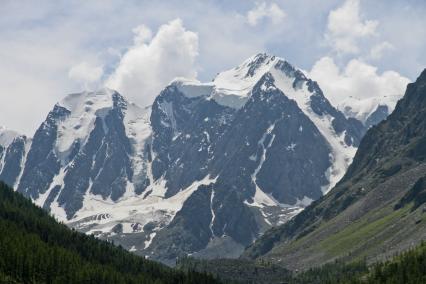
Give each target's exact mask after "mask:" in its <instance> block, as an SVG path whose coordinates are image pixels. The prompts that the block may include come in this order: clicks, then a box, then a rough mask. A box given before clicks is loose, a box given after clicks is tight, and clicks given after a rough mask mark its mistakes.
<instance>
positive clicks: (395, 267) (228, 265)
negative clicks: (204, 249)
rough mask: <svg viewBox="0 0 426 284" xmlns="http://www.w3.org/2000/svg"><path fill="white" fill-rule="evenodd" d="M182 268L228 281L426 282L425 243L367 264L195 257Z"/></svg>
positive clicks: (319, 283) (305, 283) (303, 283)
mask: <svg viewBox="0 0 426 284" xmlns="http://www.w3.org/2000/svg"><path fill="white" fill-rule="evenodd" d="M178 266H179V267H182V268H185V269H195V270H197V271H203V272H206V271H208V272H211V273H213V274H214V275H217V276H218V277H221V278H223V279H225V280H233V281H239V282H240V283H258V284H275V283H277V284H278V283H288V284H335V283H342V284H343V283H345V284H385V283H386V284H402V283H403V284H422V283H426V243H424V242H423V243H421V244H420V245H419V246H417V247H415V248H413V249H410V250H408V251H406V252H404V253H402V254H400V255H397V256H394V257H391V258H389V260H387V261H382V262H377V263H375V264H372V265H367V263H366V261H365V260H360V261H356V262H351V263H345V262H343V261H340V260H337V261H334V262H331V263H327V264H325V265H322V266H319V267H315V268H310V269H308V270H306V271H302V272H297V271H289V270H287V269H285V268H283V267H280V266H279V265H278V264H274V263H271V262H265V261H259V260H257V261H250V260H196V259H191V258H185V259H182V260H180V261H179V263H178Z"/></svg>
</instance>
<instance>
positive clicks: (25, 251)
mask: <svg viewBox="0 0 426 284" xmlns="http://www.w3.org/2000/svg"><path fill="white" fill-rule="evenodd" d="M0 283H217V281H216V280H214V279H213V278H212V277H210V276H208V275H205V274H200V273H196V272H179V271H176V270H172V269H170V268H168V267H165V266H164V265H161V264H158V263H155V262H152V261H148V260H145V259H144V258H141V257H138V256H135V255H133V254H131V253H129V252H127V251H125V250H124V249H122V248H118V247H115V246H114V245H113V244H110V243H107V242H104V241H100V240H97V239H95V238H94V237H92V236H86V235H84V234H81V233H78V232H76V231H72V230H70V229H69V228H67V227H66V226H65V225H63V224H58V223H57V222H56V221H55V219H54V218H52V217H50V216H49V215H48V214H47V213H45V212H44V211H43V210H42V209H40V208H38V207H36V206H35V205H33V204H32V203H31V201H30V200H28V199H26V198H24V197H23V196H21V195H20V194H18V193H15V192H14V191H13V190H12V189H11V188H9V187H8V186H6V185H5V184H4V183H1V182H0Z"/></svg>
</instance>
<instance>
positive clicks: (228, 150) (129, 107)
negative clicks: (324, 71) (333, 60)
mask: <svg viewBox="0 0 426 284" xmlns="http://www.w3.org/2000/svg"><path fill="white" fill-rule="evenodd" d="M359 123H360V122H358V121H356V120H354V119H353V120H348V119H346V118H345V117H344V115H343V114H342V113H341V112H340V111H338V110H337V109H336V108H335V107H334V106H332V105H331V104H330V102H329V101H328V100H327V99H326V98H325V97H324V95H323V94H322V91H321V89H320V87H319V86H318V84H316V83H315V82H314V81H312V80H310V79H308V78H307V77H306V76H305V75H304V74H303V72H302V71H300V70H298V69H296V68H295V67H293V66H292V65H291V64H290V63H288V62H287V61H285V60H284V59H281V58H279V57H275V56H271V55H268V54H257V55H255V56H253V57H251V58H249V59H248V60H246V61H244V62H243V63H242V64H240V65H239V66H237V67H235V68H232V69H230V70H227V71H224V72H221V73H219V74H218V75H217V76H216V78H215V79H214V80H213V81H212V82H207V83H202V82H199V81H197V80H194V79H184V78H177V79H175V80H173V81H172V82H171V83H170V84H169V85H168V86H166V87H165V88H164V89H163V91H162V92H161V93H160V94H159V95H158V96H157V98H156V99H155V101H154V103H153V105H152V106H149V107H147V108H140V107H138V106H137V105H135V104H133V103H131V102H129V101H127V100H126V98H125V97H123V96H121V95H120V94H118V93H117V92H115V91H113V90H109V89H101V90H98V91H96V92H83V93H79V94H72V95H69V96H67V97H65V98H64V99H63V100H62V101H60V102H59V103H58V104H56V105H55V107H54V108H53V109H52V111H51V112H50V113H49V115H48V116H47V118H46V120H45V121H44V122H43V124H42V125H41V126H40V127H39V129H38V130H37V131H36V133H35V135H34V138H33V139H32V144H31V145H30V146H28V147H29V151H27V146H25V147H20V148H19V149H23V150H22V151H20V152H18V153H22V154H21V157H22V158H21V161H22V162H21V163H20V165H21V166H20V167H17V166H16V163H15V161H16V160H17V159H16V158H13V157H12V156H11V154H13V153H15V151H13V149H12V150H10V151H9V150H7V151H6V152H8V153H9V152H10V153H11V154H9V156H10V158H9V156H8V154H7V153H6V152H5V153H6V156H8V157H7V158H5V161H6V162H5V165H6V166H5V167H4V168H5V169H6V168H7V169H9V168H14V169H16V170H14V171H13V172H14V173H15V174H14V175H13V176H12V178H9V180H10V181H11V182H10V183H11V184H15V186H16V187H17V190H18V191H20V192H22V193H23V194H25V195H27V196H29V197H31V198H32V199H33V200H34V201H35V202H36V203H37V204H38V205H40V206H42V207H44V208H46V209H49V210H50V211H51V212H52V213H53V214H54V215H55V216H56V217H57V218H60V219H61V220H63V221H64V222H67V223H68V224H69V225H70V226H73V227H75V228H78V229H79V230H81V231H83V232H88V233H92V234H95V235H96V236H98V237H101V238H108V239H113V240H114V241H116V242H118V243H120V244H122V245H123V246H124V247H126V248H129V249H131V250H132V251H135V252H137V253H141V254H149V255H150V256H151V257H154V258H157V259H162V260H164V261H172V262H174V259H175V257H177V256H180V255H182V254H188V253H191V254H194V255H199V256H209V255H212V254H213V255H214V254H218V253H219V254H220V255H221V256H224V253H226V256H230V257H233V256H238V254H239V253H241V251H242V250H243V249H244V247H245V246H247V245H248V244H250V243H251V242H253V240H255V239H256V238H257V237H258V236H259V235H260V234H262V233H263V232H264V231H265V230H266V229H267V228H269V227H271V226H274V225H277V224H281V223H283V222H286V221H287V220H288V219H289V218H291V217H292V216H294V214H297V212H300V210H301V209H302V207H303V206H306V205H307V204H308V203H309V202H311V201H312V200H315V199H317V198H319V197H320V196H321V195H323V193H324V192H325V191H326V190H327V189H329V188H330V187H331V186H332V185H334V184H335V183H336V181H337V180H338V179H339V177H340V176H341V175H342V174H343V172H344V170H345V169H346V167H347V165H348V164H349V163H350V160H351V158H352V155H353V151H354V149H356V147H357V144H358V142H359V140H360V138H361V136H362V134H363V132H362V131H363V128H362V125H361V126H359ZM22 142H25V141H22ZM21 144H23V143H21ZM26 145H29V144H26ZM18 146H22V145H18V143H16V147H18ZM6 156H4V157H6ZM18 166H19V165H18ZM21 169H22V170H21ZM10 172H11V170H6V171H3V172H1V173H0V174H2V175H3V174H4V175H5V176H8V175H9V174H8V173H10ZM9 176H10V175H9ZM15 181H16V183H15ZM177 236H179V237H177ZM218 248H228V249H226V251H224V250H221V249H218ZM229 248H232V249H231V250H230V249H229Z"/></svg>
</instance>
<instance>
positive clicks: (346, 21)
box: [325, 0, 379, 54]
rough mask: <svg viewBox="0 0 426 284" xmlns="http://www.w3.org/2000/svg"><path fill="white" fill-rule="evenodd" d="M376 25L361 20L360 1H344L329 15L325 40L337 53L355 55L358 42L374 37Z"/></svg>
mask: <svg viewBox="0 0 426 284" xmlns="http://www.w3.org/2000/svg"><path fill="white" fill-rule="evenodd" d="M378 25H379V22H378V21H375V20H364V19H363V18H362V16H361V14H360V0H346V1H345V3H344V4H343V5H342V6H340V7H338V8H337V9H335V10H332V11H331V12H330V13H329V15H328V23H327V33H326V35H325V38H326V41H327V42H328V43H329V44H330V45H331V47H332V48H333V49H334V51H336V52H337V53H343V54H345V53H348V54H356V53H358V52H359V47H358V40H359V39H361V38H364V37H369V36H372V35H374V34H375V33H376V29H377V26H378Z"/></svg>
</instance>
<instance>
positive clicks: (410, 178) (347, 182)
mask: <svg viewBox="0 0 426 284" xmlns="http://www.w3.org/2000/svg"><path fill="white" fill-rule="evenodd" d="M425 142H426V70H425V71H423V72H422V74H421V75H420V77H419V78H418V79H417V81H416V82H415V83H412V84H409V85H408V87H407V91H406V94H405V96H404V97H403V99H402V100H400V101H399V102H398V104H397V105H396V108H395V111H394V112H393V113H392V114H391V115H390V116H389V117H388V118H387V120H385V121H383V122H381V123H380V124H379V125H377V126H375V127H372V128H371V129H370V130H369V131H368V132H367V134H366V135H365V137H364V138H363V140H362V141H361V144H360V146H359V149H358V152H357V154H356V155H355V157H354V160H353V163H352V164H351V166H350V167H349V169H348V171H347V173H346V174H345V176H344V177H343V179H342V180H341V181H340V182H339V183H338V184H337V186H336V187H335V188H334V189H332V190H331V191H330V193H329V194H327V195H326V196H324V197H322V198H321V199H319V200H317V201H315V202H313V203H312V204H311V205H310V206H309V207H307V208H306V209H305V210H304V211H303V212H302V213H300V214H299V215H297V216H296V217H295V218H294V219H292V220H291V221H290V222H288V223H287V224H285V225H283V226H280V227H277V228H274V229H271V230H269V231H268V232H266V233H265V234H264V235H263V236H262V237H261V238H260V239H259V240H258V241H256V242H255V243H254V244H253V245H252V246H250V247H249V248H248V249H247V250H246V251H245V253H244V257H247V258H258V259H259V258H261V259H268V260H271V261H273V262H279V263H281V264H283V265H284V266H286V267H288V268H290V269H304V268H308V267H312V266H318V265H320V264H323V263H325V262H329V261H332V260H334V259H336V258H340V259H343V260H348V261H349V260H355V259H361V258H364V257H366V258H367V260H368V261H375V260H377V259H383V258H384V257H387V256H390V255H393V254H395V253H396V252H399V251H402V250H405V249H408V248H409V247H411V246H413V245H415V244H417V243H419V242H420V241H421V240H424V239H425V236H426V207H425V205H424V202H425V200H426V199H425V183H424V178H425V177H426V163H425V157H426V147H425V145H426V143H425Z"/></svg>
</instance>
